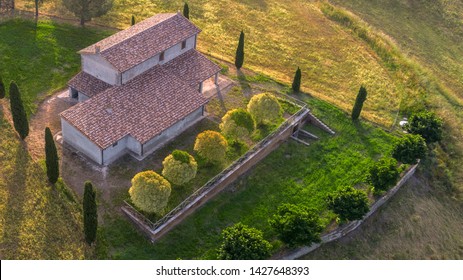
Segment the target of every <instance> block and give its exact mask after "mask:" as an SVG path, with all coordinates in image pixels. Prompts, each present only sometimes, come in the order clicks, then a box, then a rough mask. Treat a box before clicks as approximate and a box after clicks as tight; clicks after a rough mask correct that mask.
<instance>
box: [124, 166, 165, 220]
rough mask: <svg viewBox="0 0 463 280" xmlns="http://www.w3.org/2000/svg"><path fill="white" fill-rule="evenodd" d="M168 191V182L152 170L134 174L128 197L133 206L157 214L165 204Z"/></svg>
mask: <svg viewBox="0 0 463 280" xmlns="http://www.w3.org/2000/svg"><path fill="white" fill-rule="evenodd" d="M170 192H171V186H170V183H169V182H168V181H167V180H166V179H164V177H162V176H161V175H159V174H158V173H156V172H154V171H152V170H148V171H143V172H140V173H138V174H137V175H135V176H134V177H133V178H132V186H131V187H130V189H129V194H130V199H131V200H132V202H133V204H135V206H137V207H138V208H140V209H141V210H143V211H146V212H149V213H158V214H159V213H161V212H162V210H164V208H165V207H166V206H167V202H168V201H169V196H170Z"/></svg>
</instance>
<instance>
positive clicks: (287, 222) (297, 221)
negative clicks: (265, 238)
mask: <svg viewBox="0 0 463 280" xmlns="http://www.w3.org/2000/svg"><path fill="white" fill-rule="evenodd" d="M269 223H270V225H271V226H272V227H273V228H274V229H275V231H276V232H277V233H278V237H279V238H280V240H281V241H283V242H284V243H286V244H288V245H289V246H291V247H294V246H299V245H307V246H310V244H312V243H314V242H320V241H321V239H320V233H321V232H322V230H323V227H322V226H321V224H320V218H319V216H318V214H317V213H315V211H314V210H312V209H308V208H307V207H305V206H302V205H294V204H283V205H281V206H280V207H278V210H277V214H275V215H273V217H272V218H271V219H270V220H269Z"/></svg>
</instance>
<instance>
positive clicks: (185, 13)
mask: <svg viewBox="0 0 463 280" xmlns="http://www.w3.org/2000/svg"><path fill="white" fill-rule="evenodd" d="M183 16H184V17H186V18H187V19H190V8H189V7H188V3H187V2H185V4H184V5H183Z"/></svg>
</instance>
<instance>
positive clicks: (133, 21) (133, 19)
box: [130, 15, 135, 25]
mask: <svg viewBox="0 0 463 280" xmlns="http://www.w3.org/2000/svg"><path fill="white" fill-rule="evenodd" d="M130 24H131V25H135V16H134V15H132V19H131V20H130Z"/></svg>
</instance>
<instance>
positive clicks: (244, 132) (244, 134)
mask: <svg viewBox="0 0 463 280" xmlns="http://www.w3.org/2000/svg"><path fill="white" fill-rule="evenodd" d="M254 129H255V123H254V119H253V118H252V116H251V114H250V113H249V112H247V111H246V110H244V109H234V110H230V111H228V112H227V113H226V114H225V116H223V117H222V123H221V124H220V130H221V131H222V134H223V135H224V136H225V137H227V138H228V139H233V140H243V139H246V138H248V137H249V136H250V135H251V134H252V132H253V131H254Z"/></svg>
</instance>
